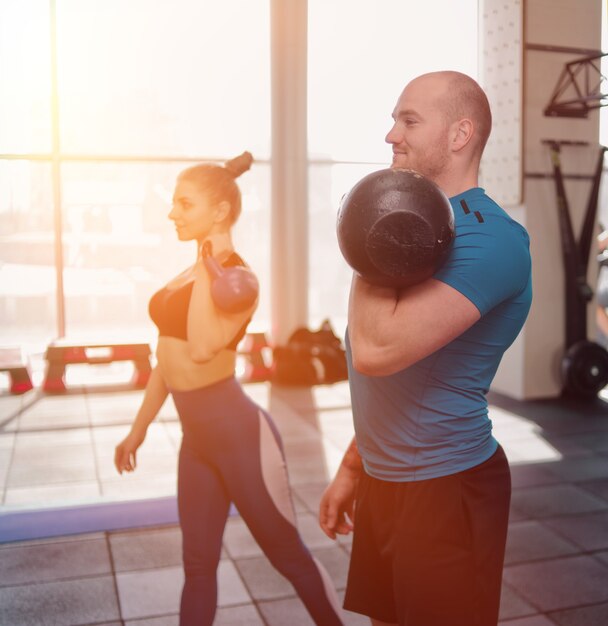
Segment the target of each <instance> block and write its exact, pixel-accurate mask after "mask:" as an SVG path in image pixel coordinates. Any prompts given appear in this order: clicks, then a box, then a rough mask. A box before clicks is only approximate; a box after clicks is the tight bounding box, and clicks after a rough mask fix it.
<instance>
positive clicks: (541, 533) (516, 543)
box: [505, 521, 580, 565]
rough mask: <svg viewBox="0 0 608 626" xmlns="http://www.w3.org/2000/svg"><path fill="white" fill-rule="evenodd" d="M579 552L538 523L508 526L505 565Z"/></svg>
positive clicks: (575, 547)
mask: <svg viewBox="0 0 608 626" xmlns="http://www.w3.org/2000/svg"><path fill="white" fill-rule="evenodd" d="M579 551H580V549H579V548H578V547H577V546H576V545H573V544H572V543H571V542H570V541H566V540H565V539H562V538H561V537H560V536H559V535H557V534H555V533H554V532H552V531H551V530H550V529H548V528H546V527H545V526H543V524H541V523H540V522H536V521H524V522H515V523H513V524H510V525H509V532H508V535H507V549H506V554H505V564H506V565H510V564H513V563H522V562H528V561H536V560H539V559H547V558H553V557H558V556H564V555H567V554H574V553H577V552H579Z"/></svg>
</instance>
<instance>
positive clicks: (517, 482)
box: [511, 463, 561, 489]
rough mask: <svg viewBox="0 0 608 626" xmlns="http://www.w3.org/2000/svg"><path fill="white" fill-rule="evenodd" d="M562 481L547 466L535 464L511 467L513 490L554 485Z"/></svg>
mask: <svg viewBox="0 0 608 626" xmlns="http://www.w3.org/2000/svg"><path fill="white" fill-rule="evenodd" d="M559 482H561V481H560V479H559V478H558V477H557V476H556V475H555V474H552V473H551V472H550V471H549V470H548V469H547V464H544V463H534V464H525V465H514V466H512V467H511V485H512V487H513V489H518V488H522V487H536V486H539V485H552V484H553V485H554V484H556V483H559Z"/></svg>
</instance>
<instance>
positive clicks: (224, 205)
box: [213, 200, 230, 224]
mask: <svg viewBox="0 0 608 626" xmlns="http://www.w3.org/2000/svg"><path fill="white" fill-rule="evenodd" d="M214 211H215V216H214V218H213V221H214V222H215V223H216V224H220V223H221V222H223V221H224V220H225V219H226V218H227V217H228V215H229V214H230V202H228V200H222V201H221V202H218V203H217V204H216V205H215V207H214Z"/></svg>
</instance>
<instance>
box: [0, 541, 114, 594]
mask: <svg viewBox="0 0 608 626" xmlns="http://www.w3.org/2000/svg"><path fill="white" fill-rule="evenodd" d="M111 571H112V567H111V563H110V555H109V552H108V546H107V543H106V541H105V539H93V540H91V541H73V542H67V541H66V542H64V543H48V544H46V545H37V546H17V547H7V548H4V549H2V550H1V551H0V585H1V586H3V587H4V586H9V585H20V584H24V583H41V582H48V581H56V580H63V579H69V578H80V577H84V576H95V575H101V574H110V573H111Z"/></svg>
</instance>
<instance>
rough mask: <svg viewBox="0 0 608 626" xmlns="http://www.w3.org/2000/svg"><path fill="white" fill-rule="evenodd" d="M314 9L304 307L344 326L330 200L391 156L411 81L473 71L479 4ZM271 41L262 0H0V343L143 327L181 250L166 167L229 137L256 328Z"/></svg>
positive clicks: (315, 318)
mask: <svg viewBox="0 0 608 626" xmlns="http://www.w3.org/2000/svg"><path fill="white" fill-rule="evenodd" d="M308 11H309V23H308V35H309V44H308V112H309V115H308V148H309V162H310V168H309V206H308V210H309V217H310V219H309V224H310V254H309V264H310V268H309V269H310V273H309V320H310V324H311V325H314V324H317V323H319V322H320V321H321V320H322V319H323V318H325V317H330V318H331V319H332V320H333V321H334V322H335V323H336V324H337V325H338V327H343V326H344V323H345V319H346V304H347V296H348V288H349V279H350V270H349V268H348V267H347V266H346V264H345V263H344V261H343V260H342V258H341V255H340V253H339V250H338V247H337V242H336V239H335V216H336V211H337V208H338V204H339V201H340V198H341V197H342V196H343V195H344V194H345V193H346V192H347V191H348V190H349V189H350V188H351V187H352V185H353V184H354V183H355V182H356V181H357V180H359V179H360V178H361V177H362V176H364V175H365V174H367V173H368V172H369V171H372V170H375V169H379V168H381V167H386V166H387V165H388V163H389V159H390V149H389V147H388V146H387V145H386V144H385V143H384V137H385V134H386V132H387V131H388V129H389V126H390V122H391V119H390V113H391V110H392V108H393V106H394V103H395V101H396V99H397V97H398V95H399V93H400V91H401V89H402V87H403V86H404V84H405V83H406V82H407V81H408V80H409V79H411V78H412V77H414V76H415V75H417V74H420V73H422V72H426V71H431V70H436V69H443V68H449V69H457V70H462V71H465V72H467V73H469V74H471V75H473V76H475V75H476V74H477V0H462V1H461V2H453V1H452V0H434V1H433V2H429V3H426V4H425V3H419V2H414V1H413V0H382V2H376V3H372V2H369V1H368V0H331V2H327V1H325V0H308ZM438 16H440V19H438ZM270 37H271V33H270V2H269V0H224V1H223V2H215V1H212V0H197V1H195V0H155V1H154V2H150V1H149V0H128V1H127V2H125V1H124V0H103V1H102V0H19V2H0V183H1V185H0V224H1V226H2V230H1V232H0V241H1V243H2V247H1V248H0V335H1V336H0V343H4V344H6V343H19V344H24V343H26V339H27V342H36V341H37V342H39V344H42V345H44V344H46V343H47V342H48V341H49V340H50V339H52V338H53V337H54V336H56V335H57V332H58V329H61V328H62V326H63V327H64V328H65V333H66V335H67V336H69V337H80V336H83V337H84V336H86V337H91V338H99V339H101V338H102V337H105V336H106V335H110V336H112V337H116V336H119V335H122V334H125V333H127V334H128V335H129V336H130V337H133V336H142V337H143V336H147V337H150V338H153V337H154V328H153V326H152V324H151V322H150V320H149V318H148V316H147V300H148V298H149V296H150V295H151V293H152V292H153V291H154V290H155V289H156V288H158V287H159V286H160V285H162V283H163V281H165V280H167V278H169V277H170V276H171V275H173V274H175V273H177V272H179V271H181V270H182V269H183V268H184V266H185V265H188V264H189V263H190V262H191V260H192V258H193V255H194V250H193V248H192V247H191V246H189V245H187V244H180V243H178V242H177V241H176V240H175V237H174V231H173V228H172V226H171V224H170V223H169V221H168V220H167V219H166V215H167V213H168V210H169V204H170V198H171V195H172V190H173V184H174V180H175V176H176V174H177V173H178V172H179V171H180V169H182V168H183V167H186V166H188V165H191V164H192V163H193V162H195V161H197V160H211V161H216V162H217V161H219V162H221V161H222V160H225V159H228V158H230V157H232V156H235V155H236V154H239V153H240V152H242V151H243V150H249V151H251V152H252V153H253V154H254V157H255V158H256V163H255V164H254V166H253V168H252V170H251V171H250V172H248V173H246V174H245V175H244V176H243V177H242V178H241V179H240V180H239V183H240V184H241V187H242V190H243V195H244V203H243V204H244V206H243V215H242V218H241V220H240V222H239V224H238V226H237V229H236V233H235V234H236V239H237V244H238V246H239V251H240V252H241V253H242V254H243V256H244V257H245V258H246V259H247V260H248V261H249V262H250V263H251V265H253V266H255V269H256V271H257V272H258V275H259V277H260V284H261V285H262V297H261V306H260V309H259V311H258V312H257V314H256V317H255V320H254V327H257V328H258V329H260V330H268V329H269V328H270V310H269V308H270V305H269V303H270V250H271V245H270V231H271V224H270V222H271V216H270V197H271V190H270V185H271V173H270V146H271V130H270V129H271V124H270V121H271V120H270V117H271V110H270V94H271V89H270V53H271V50H270ZM58 243H60V244H61V245H58ZM59 253H61V254H59ZM56 268H58V269H59V270H61V271H60V273H59V274H58V272H57V271H56ZM58 278H59V279H60V280H59V279H58ZM58 303H63V304H64V305H65V306H64V307H61V306H58Z"/></svg>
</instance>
